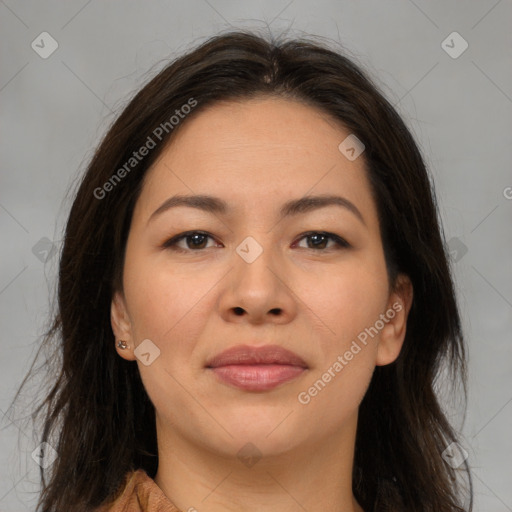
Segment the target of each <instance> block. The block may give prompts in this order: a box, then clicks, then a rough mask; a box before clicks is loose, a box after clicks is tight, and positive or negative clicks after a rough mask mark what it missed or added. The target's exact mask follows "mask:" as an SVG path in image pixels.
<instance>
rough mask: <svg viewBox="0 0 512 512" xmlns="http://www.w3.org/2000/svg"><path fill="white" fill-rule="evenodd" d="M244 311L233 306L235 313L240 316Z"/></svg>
mask: <svg viewBox="0 0 512 512" xmlns="http://www.w3.org/2000/svg"><path fill="white" fill-rule="evenodd" d="M243 312H244V310H243V308H235V314H236V315H238V316H240V315H242V314H243Z"/></svg>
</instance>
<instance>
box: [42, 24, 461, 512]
mask: <svg viewBox="0 0 512 512" xmlns="http://www.w3.org/2000/svg"><path fill="white" fill-rule="evenodd" d="M441 233H442V231H441V228H440V221H439V218H438V213H437V207H436V203H435V194H434V191H433V190H432V189H431V185H430V181H429V175H428V173H427V170H426V168H425V165H424V162H423V160H422V157H421V155H420V153H419V151H418V148H417V146H416V144H415V142H414V141H413V138H412V137H411V134H410V133H409V131H408V130H407V128H406V126H405V125H404V123H403V121H402V120H401V119H400V117H399V116H398V115H397V113H396V112H395V110H394V109H393V108H392V106H391V105H390V104H389V102H388V101H387V100H386V99H385V98H384V97H383V96H382V95H381V93H379V91H378V90H377V89H376V87H375V86H374V85H373V84H372V83H371V82H370V81H369V79H368V78H367V77H366V76H365V75H364V73H363V72H362V71H361V70H360V69H359V68H358V67H357V66H356V65H355V64H354V63H353V62H351V61H350V60H349V59H348V58H346V57H345V56H342V55H340V54H338V53H336V52H334V51H332V50H330V49H328V48H327V47H325V46H322V45H319V44H317V43H314V42H311V41H307V40H301V41H288V42H282V41H281V42H278V41H275V40H272V41H267V40H265V39H263V38H261V37H259V36H257V35H255V34H252V33H248V32H233V33H228V34H224V35H221V36H217V37H213V38H212V39H210V40H209V41H207V42H206V43H204V44H202V45H201V46H200V47H198V48H197V49H195V50H194V51H191V52H190V53H188V54H187V55H185V56H183V57H181V58H179V59H177V60H176V61H175V62H173V63H171V64H170V65H168V66H167V67H166V68H165V69H164V70H163V71H161V72H160V73H159V74H158V75H157V76H156V77H155V78H154V79H152V80H151V81H150V82H149V83H148V84H147V85H146V86H144V87H143V88H142V90H141V91H140V92H139V93H138V94H137V95H136V96H135V97H134V98H133V100H132V101H131V102H130V104H129V105H128V106H127V107H126V108H125V109H124V111H123V112H122V114H121V115H120V116H119V118H118V119H117V120H116V122H115V123H114V124H113V126H112V127H111V128H110V130H109V132H108V133H107V135H106V136H105V138H104V139H103V141H102V143H101V144H100V146H99V148H98V149H97V151H96V154H95V155H94V157H93V159H92V161H91V163H90V165H89V168H88V169H87V172H86V174H85V176H84V178H83V180H82V182H81V184H80V187H79V189H78V192H77V194H76V198H75V200H74V203H73V206H72V208H71V212H70V215H69V220H68V223H67V227H66V234H65V240H64V246H63V251H62V255H61V262H60V273H59V310H58V313H57V314H56V316H55V319H54V323H53V325H52V328H51V329H50V330H49V332H48V333H47V342H48V343H49V340H51V339H55V338H56V337H58V339H59V340H60V347H59V349H58V350H59V354H61V356H62V357H61V361H60V363H58V364H59V365H60V366H59V372H60V373H59V376H58V379H57V381H56V383H55V386H54V387H53V389H52V390H51V392H50V393H49V394H48V396H47V398H46V400H45V402H44V404H42V405H41V406H40V408H39V409H38V410H37V411H36V412H39V411H40V410H41V409H42V408H43V406H46V407H47V410H46V415H45V417H44V426H45V428H44V433H43V436H42V441H47V442H48V443H49V444H52V441H51V439H52V437H51V435H52V433H53V434H55V432H58V433H59V435H60V437H59V440H58V442H53V445H52V446H54V448H55V450H56V451H57V453H58V457H57V458H56V460H55V462H54V463H53V465H52V466H51V468H50V469H51V470H52V471H51V474H50V475H51V476H50V479H49V481H46V479H45V478H44V477H43V492H42V494H41V498H40V502H39V508H38V510H40V511H43V512H53V511H61V510H73V511H90V510H96V509H97V510H101V511H107V510H109V511H114V512H116V511H121V510H129V511H151V512H153V511H177V510H182V511H186V510H199V511H202V510H208V511H214V512H217V511H223V510H246V511H252V510H258V511H261V510H269V511H270V510H272V511H279V510H283V511H284V510H286V511H295V510H308V511H310V512H313V511H316V510H324V511H325V510H329V511H330V510H332V511H338V510H344V511H347V512H355V511H358V512H361V511H366V512H369V511H379V512H381V511H407V512H413V511H436V512H445V511H446V512H447V511H463V510H471V503H470V504H469V508H468V507H465V505H463V495H462V494H463V493H462V492H461V489H460V486H459V484H458V481H457V479H458V476H459V473H461V472H466V474H467V476H468V477H469V468H468V465H467V463H466V462H465V461H464V460H459V461H458V464H450V463H448V462H446V461H447V460H449V458H448V457H447V456H446V450H447V449H448V450H449V451H450V450H451V451H450V453H451V454H452V455H453V450H454V447H456V446H457V445H456V444H455V443H456V441H457V434H456V433H455V432H454V430H453V429H452V427H451V426H450V424H449V422H448V421H447V419H446V417H445V415H444V414H443V412H442V410H441V408H440V405H439V402H438V399H437V397H436V394H435V392H434V381H435V379H436V378H437V377H438V374H439V372H440V370H441V368H442V367H443V365H444V364H447V365H448V367H449V368H450V369H451V370H452V372H453V373H452V376H453V378H454V379H455V378H459V379H460V380H461V382H462V383H463V384H464V385H465V348H464V341H463V336H462V333H461V325H460V319H459V313H458V307H457V303H456V298H455V294H454V289H453V284H452V279H451V276H450V270H449V265H448V261H447V251H446V246H445V242H444V239H443V237H442V234H441ZM56 360H58V359H57V358H56ZM464 390H465V387H464ZM447 447H448V448H447ZM42 473H44V471H43V470H42ZM469 487H470V495H471V478H470V477H469ZM470 501H471V500H470Z"/></svg>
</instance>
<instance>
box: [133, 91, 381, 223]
mask: <svg viewBox="0 0 512 512" xmlns="http://www.w3.org/2000/svg"><path fill="white" fill-rule="evenodd" d="M349 135H350V132H349V131H347V129H346V128H344V127H343V125H342V124H341V123H339V122H338V121H337V120H335V119H334V118H332V117H331V116H329V115H328V114H327V113H325V112H323V111H322V110H320V109H317V108H314V107H311V106H309V105H305V104H303V103H301V102H298V101H296V100H289V99H282V98H275V97H266V98H257V99H250V100H244V101H236V102H235V101H230V102H220V103H216V104H214V105H212V106H208V107H207V108H205V109H204V110H202V111H198V112H195V114H194V116H193V117H191V118H190V119H185V120H184V124H183V125H182V126H181V127H180V130H179V131H178V132H177V133H176V135H175V136H174V138H173V139H172V140H171V142H170V144H168V146H167V147H166V148H165V149H164V150H163V152H162V154H161V155H160V157H159V158H158V159H157V161H156V162H155V164H154V165H153V167H152V168H151V169H150V170H149V171H148V173H147V175H146V179H145V183H144V187H143V191H142V194H141V197H140V202H141V208H142V209H143V210H144V212H145V215H146V216H149V215H150V214H151V213H152V211H153V210H154V209H155V208H156V207H157V206H158V205H159V204H160V203H161V202H162V201H164V200H165V199H167V198H168V197H169V196H171V195H173V194H176V193H186V194H212V195H216V196H219V197H222V198H224V199H225V200H226V201H227V202H228V203H233V204H235V203H243V204H244V205H246V206H249V205H250V204H254V202H255V201H259V200H260V199H262V198H270V200H269V201H268V202H266V203H265V204H266V205H267V206H272V204H274V201H273V200H272V199H275V201H278V200H279V204H278V203H275V206H276V209H277V207H278V206H280V203H282V202H283V201H282V200H280V199H283V198H285V197H288V198H289V197H294V198H296V197H300V196H305V195H308V194H326V193H336V192H339V193H342V194H343V195H345V196H350V200H351V201H353V202H356V201H357V202H359V203H368V201H369V185H368V182H367V178H366V171H365V166H364V161H363V159H362V158H357V159H356V160H354V161H350V160H348V159H347V158H346V157H345V156H344V155H343V154H342V153H341V152H340V150H339V148H338V146H339V145H340V143H341V142H342V141H343V140H344V139H346V137H347V136H349ZM278 198H279V199H278ZM255 206H256V205H255ZM364 207H365V205H364V204H363V205H362V208H364ZM366 207H367V208H370V209H372V205H371V204H366ZM149 210H151V211H149ZM372 213H373V212H372Z"/></svg>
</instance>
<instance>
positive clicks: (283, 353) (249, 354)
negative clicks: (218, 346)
mask: <svg viewBox="0 0 512 512" xmlns="http://www.w3.org/2000/svg"><path fill="white" fill-rule="evenodd" d="M261 364H279V365H289V366H299V367H301V368H307V367H308V366H307V364H306V363H305V362H304V360H303V359H302V358H300V357H299V356H298V355H297V354H295V353H294V352H291V351H289V350H286V349H285V348H283V347H280V346H279V345H266V346H263V347H251V346H249V345H238V346H236V347H232V348H229V349H227V350H225V351H224V352H221V353H220V354H218V355H217V356H215V357H213V358H212V359H210V360H209V361H208V362H207V363H206V367H207V368H217V367H219V366H228V365H261Z"/></svg>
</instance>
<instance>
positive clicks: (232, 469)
mask: <svg viewBox="0 0 512 512" xmlns="http://www.w3.org/2000/svg"><path fill="white" fill-rule="evenodd" d="M348 135H349V132H348V131H347V130H346V129H344V128H343V126H341V125H340V124H339V123H337V122H336V121H335V120H334V119H331V118H330V117H329V116H327V115H326V114H324V113H322V112H321V111H319V110H316V109H314V108H312V107H310V106H306V105H303V104H301V103H299V102H296V101H292V100H284V99H278V98H268V97H267V98H259V99H251V100H245V101H242V102H224V103H217V104H215V105H214V106H212V107H209V108H208V109H206V110H203V111H202V112H199V113H198V115H197V116H195V117H192V118H190V119H188V120H186V122H184V124H183V126H181V129H180V131H179V132H177V134H176V137H175V138H174V139H173V141H172V144H171V145H169V146H168V147H167V148H166V149H165V150H164V152H163V153H162V154H161V156H160V158H159V159H158V160H157V162H156V163H155V164H154V165H153V167H152V168H151V169H150V170H149V171H148V173H147V175H146V178H145V182H144V187H143V190H142V193H141V196H140V198H139V200H138V202H137V204H136V206H135V210H134V214H133V218H132V224H131V227H130V232H129V237H128V241H127V251H126V259H125V266H124V274H123V291H122V292H121V291H120V292H117V293H116V294H115V295H114V297H113V300H112V308H111V319H112V328H113V331H114V334H115V336H116V339H122V340H125V341H126V342H127V344H128V345H129V347H128V348H127V349H124V350H123V349H120V348H117V347H116V349H117V351H118V353H119V356H120V357H123V358H124V359H127V360H130V361H136V364H137V365H138V368H139V371H140V374H141V377H142V380H143V383H144V386H145V388H146V390H147V392H148V395H149V397H150V398H151V401H152V402H153V404H154V405H155V409H156V423H157V436H158V457H159V467H158V472H157V474H156V476H155V479H154V480H155V482H156V483H157V484H158V486H159V487H160V488H161V489H162V490H163V491H164V493H165V494H166V495H167V496H168V497H169V499H170V500H171V501H172V502H173V503H174V504H175V505H176V506H177V507H179V508H180V509H181V510H183V511H187V510H189V509H190V510H194V509H191V507H194V508H195V509H197V510H201V511H205V510H207V511H209V512H220V511H222V512H226V511H238V512H239V511H247V512H249V511H259V512H261V511H269V512H270V511H272V512H275V511H282V512H292V511H293V512H295V511H301V512H303V511H304V510H307V511H309V512H316V511H322V512H325V511H333V512H334V511H341V510H343V511H345V512H355V511H358V512H361V511H362V510H363V509H362V508H361V507H360V506H359V504H358V503H357V502H356V500H355V498H354V496H353V493H352V481H351V475H352V465H353V454H354V443H355V433H356V426H357V418H358V407H359V404H360V402H361V400H362V398H363V396H364V394H365V392H366V389H367V388H368V385H369V383H370V380H371V377H372V374H373V371H374V369H375V366H376V365H386V364H389V363H391V362H393V361H394V360H395V359H396V358H397V356H398V354H399V352H400V349H401V347H402V344H403V340H404V337H405V332H406V324H407V315H408V313H409V310H410V307H411V303H412V295H413V293H412V285H411V283H410V281H409V279H408V278H407V277H406V276H400V278H399V281H398V285H397V287H396V288H395V289H394V290H391V289H390V283H389V281H388V276H387V272H386V266H385V260H384V252H383V247H382V241H381V235H380V231H379V221H378V216H377V210H376V205H375V203H374V201H373V199H372V196H371V192H370V186H369V182H368V180H367V177H366V172H365V169H364V161H363V157H364V153H363V155H362V156H361V157H359V158H357V159H356V160H354V161H349V160H348V159H347V158H346V157H345V156H344V155H343V154H342V153H341V152H340V150H339V149H338V145H339V144H340V142H341V141H343V140H344V139H345V138H346V137H347V136H348ZM175 194H210V195H214V196H217V197H220V198H222V199H224V200H225V201H226V202H228V204H229V206H230V207H231V208H232V211H231V212H230V213H229V214H228V215H220V214H215V215H214V214H211V213H207V212H204V211H200V210H196V209H193V208H190V207H186V206H185V207H183V206H180V207H177V208H173V209H171V210H168V211H166V212H164V213H162V214H161V215H158V216H156V217H155V218H153V219H152V220H151V221H150V222H149V223H148V220H149V218H150V216H151V214H152V213H153V212H154V211H155V210H156V209H157V208H158V207H159V206H160V205H161V204H162V203H163V202H164V201H165V200H166V199H168V198H169V197H171V196H173V195H175ZM308 194H314V195H322V194H337V195H340V196H343V197H345V198H347V199H349V200H350V201H351V202H352V203H353V204H354V205H356V207H357V208H358V209H359V211H360V212H361V214H362V216H363V218H364V223H363V222H362V221H360V220H359V219H358V217H357V216H356V215H354V213H352V212H351V211H349V210H348V209H346V208H342V207H339V206H328V207H324V208H321V209H317V210H313V211H309V212H307V213H303V214H299V215H296V216H293V217H290V218H286V219H284V220H281V221H280V222H278V220H279V219H278V210H279V208H280V206H281V205H282V204H283V203H284V202H286V201H288V200H290V199H298V198H301V197H304V196H305V195H308ZM188 230H201V231H206V232H208V233H209V234H210V235H211V238H203V239H200V240H199V241H198V242H196V244H199V246H200V248H199V249H196V248H195V246H194V240H191V239H190V238H189V239H188V241H187V239H182V240H181V241H180V242H178V247H180V248H182V249H183V250H185V251H188V252H186V253H179V252H176V251H174V250H173V249H172V248H164V247H162V244H163V243H164V242H165V241H166V240H168V239H170V238H171V237H173V236H175V235H178V234H180V233H182V232H184V231H188ZM307 231H326V232H329V233H334V234H336V235H338V236H340V237H342V238H344V239H345V240H346V241H347V242H348V243H349V244H350V245H351V247H350V248H343V247H337V246H336V244H335V242H334V241H333V240H332V239H329V238H327V239H325V241H324V243H323V244H320V248H315V245H314V243H313V242H314V241H312V240H311V238H307V237H304V236H303V233H305V232H307ZM247 236H251V237H253V238H254V239H255V240H256V241H257V242H258V244H259V245H260V246H261V248H262V249H263V252H262V254H261V255H260V256H259V257H258V258H257V259H256V260H255V261H253V262H252V263H248V262H247V261H245V260H244V259H242V258H241V257H240V256H239V254H238V253H237V252H236V248H237V247H238V246H239V245H240V243H241V242H242V241H243V240H244V239H245V238H246V237H247ZM321 240H322V239H320V241H321ZM394 303H395V304H397V303H399V305H400V306H401V311H399V312H396V314H395V316H394V318H392V319H390V320H388V322H387V323H385V325H384V327H383V328H382V329H381V330H379V332H378V335H376V336H374V337H373V338H369V341H368V343H367V345H366V346H364V345H361V346H362V349H361V351H360V352H358V353H357V354H356V355H354V357H353V359H352V360H351V361H349V362H348V364H347V365H346V366H344V368H343V370H342V371H341V372H339V373H337V374H336V377H335V378H332V379H331V380H330V382H329V383H327V384H326V386H325V388H324V389H322V390H321V391H320V392H318V394H317V395H316V396H314V397H312V398H311V400H310V402H309V403H308V404H302V403H300V402H299V401H298V398H297V397H298V394H299V393H300V392H304V391H307V390H308V388H310V387H311V386H312V385H313V384H314V383H315V382H316V381H317V380H318V379H319V378H321V377H322V375H323V374H324V373H325V372H326V371H327V369H328V368H329V367H332V365H333V363H334V362H335V361H336V360H337V357H338V356H339V355H343V354H344V353H345V352H346V351H347V350H348V349H349V348H350V346H351V343H352V342H353V340H355V339H357V335H358V334H359V333H361V332H362V331H364V329H365V328H368V327H370V326H374V324H375V322H376V321H377V320H378V319H379V315H381V314H384V313H385V312H386V311H387V310H389V309H390V308H391V309H392V305H393V304H394ZM237 308H239V309H237ZM240 311H241V312H242V314H237V312H240ZM145 339H150V340H151V341H152V342H153V343H154V344H155V345H156V346H157V347H158V348H159V350H160V355H159V357H157V358H156V359H155V360H154V361H153V362H152V363H151V364H150V365H148V366H145V365H144V364H142V362H141V361H140V360H139V359H138V358H137V357H136V356H135V354H134V349H135V348H136V347H137V346H138V345H139V344H140V343H141V342H142V340H145ZM244 343H245V344H249V345H258V346H260V345H267V344H277V345H281V346H283V347H285V348H287V349H289V350H292V351H293V352H295V353H297V354H298V355H299V356H300V357H302V358H303V359H304V360H305V361H306V363H307V365H308V369H307V370H306V371H305V372H304V373H302V374H301V375H300V376H299V377H297V378H296V379H294V380H291V381H288V382H286V383H284V384H281V385H279V386H278V387H277V388H274V389H273V390H271V391H265V392H251V391H243V390H240V389H238V388H235V387H232V386H229V385H227V384H225V383H223V382H220V381H219V380H218V379H217V378H216V377H215V375H212V372H211V370H207V369H206V368H205V364H206V361H207V360H208V359H209V358H210V357H212V356H213V355H216V354H218V353H220V352H222V351H223V350H225V349H226V348H230V347H233V346H236V345H239V344H244ZM247 443H252V445H249V446H250V447H249V448H247V447H246V449H247V450H249V451H251V450H252V453H254V454H257V455H258V456H261V458H260V459H259V460H258V461H257V462H256V463H255V464H254V465H252V466H250V467H249V465H248V464H244V463H243V462H242V461H241V460H240V458H239V457H238V456H237V453H238V452H239V450H240V449H241V448H242V447H244V446H245V445H246V444H247Z"/></svg>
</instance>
